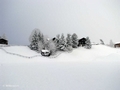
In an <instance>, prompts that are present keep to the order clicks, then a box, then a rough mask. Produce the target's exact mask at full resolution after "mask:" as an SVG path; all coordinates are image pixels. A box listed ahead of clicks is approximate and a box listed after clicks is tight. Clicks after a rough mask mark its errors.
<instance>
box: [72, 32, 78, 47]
mask: <svg viewBox="0 0 120 90" xmlns="http://www.w3.org/2000/svg"><path fill="white" fill-rule="evenodd" d="M72 47H73V48H77V47H78V36H77V35H76V34H75V33H74V34H73V35H72Z"/></svg>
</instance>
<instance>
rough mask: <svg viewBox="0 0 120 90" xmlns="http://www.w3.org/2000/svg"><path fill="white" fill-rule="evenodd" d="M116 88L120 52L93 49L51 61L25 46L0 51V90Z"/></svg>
mask: <svg viewBox="0 0 120 90" xmlns="http://www.w3.org/2000/svg"><path fill="white" fill-rule="evenodd" d="M31 57H32V58H31ZM119 84H120V49H115V48H110V47H107V46H103V45H93V46H92V49H84V48H82V47H80V48H78V49H74V50H73V51H72V52H71V53H68V52H63V53H58V57H56V58H53V57H43V56H41V55H40V54H39V53H37V52H34V51H32V50H30V49H29V48H28V47H27V46H9V47H1V48H0V90H119V89H120V86H119Z"/></svg>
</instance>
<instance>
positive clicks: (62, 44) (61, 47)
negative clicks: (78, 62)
mask: <svg viewBox="0 0 120 90" xmlns="http://www.w3.org/2000/svg"><path fill="white" fill-rule="evenodd" d="M57 48H58V49H59V50H62V51H65V50H66V41H65V37H64V34H62V35H61V38H60V39H59V43H58V47H57Z"/></svg>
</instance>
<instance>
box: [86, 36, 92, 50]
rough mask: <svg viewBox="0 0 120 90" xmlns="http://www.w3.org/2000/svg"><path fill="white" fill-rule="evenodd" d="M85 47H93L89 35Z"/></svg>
mask: <svg viewBox="0 0 120 90" xmlns="http://www.w3.org/2000/svg"><path fill="white" fill-rule="evenodd" d="M85 43H86V44H85V48H86V49H90V48H91V47H92V44H91V41H90V39H89V37H87V38H86V42H85Z"/></svg>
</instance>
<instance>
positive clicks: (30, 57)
mask: <svg viewBox="0 0 120 90" xmlns="http://www.w3.org/2000/svg"><path fill="white" fill-rule="evenodd" d="M0 49H1V50H3V51H4V52H5V53H7V54H10V55H16V56H19V57H23V58H28V59H32V58H35V57H44V56H42V55H35V56H24V55H20V54H16V53H12V52H8V51H6V50H5V49H3V48H1V47H0ZM60 54H62V52H61V53H57V54H55V55H53V56H50V57H49V58H56V57H58V56H59V55H60Z"/></svg>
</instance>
